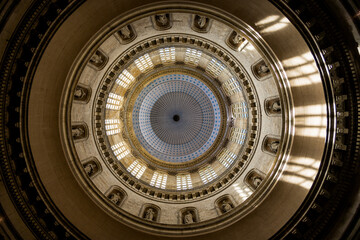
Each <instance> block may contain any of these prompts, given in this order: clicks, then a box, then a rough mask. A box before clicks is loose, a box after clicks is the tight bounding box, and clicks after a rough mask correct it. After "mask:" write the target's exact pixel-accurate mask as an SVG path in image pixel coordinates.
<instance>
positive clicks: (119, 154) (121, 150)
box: [111, 142, 130, 160]
mask: <svg viewBox="0 0 360 240" xmlns="http://www.w3.org/2000/svg"><path fill="white" fill-rule="evenodd" d="M111 149H112V150H113V152H114V154H115V156H116V158H117V159H118V160H121V159H123V158H124V157H125V156H126V155H128V154H129V153H130V151H129V150H128V149H127V148H126V147H125V145H124V143H123V142H120V143H118V144H115V145H113V146H111Z"/></svg>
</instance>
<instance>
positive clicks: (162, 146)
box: [132, 74, 221, 162]
mask: <svg viewBox="0 0 360 240" xmlns="http://www.w3.org/2000/svg"><path fill="white" fill-rule="evenodd" d="M132 115H133V117H132V119H133V127H134V130H135V134H136V136H137V138H138V139H139V141H140V143H141V145H142V146H143V147H144V148H145V149H146V150H147V151H148V152H149V153H150V154H151V155H153V156H154V157H156V158H159V159H160V160H164V161H169V162H185V161H189V160H193V159H195V158H197V157H199V156H200V155H202V154H203V153H205V152H206V151H207V150H208V148H209V147H210V146H212V144H213V143H214V141H215V139H216V137H217V135H218V133H219V128H220V123H221V113H220V107H219V104H218V102H217V99H216V97H215V96H214V94H213V93H212V91H211V90H210V89H209V88H208V87H207V86H206V85H205V84H204V83H202V82H201V81H199V80H198V79H196V78H194V77H191V76H188V75H184V74H170V75H165V76H162V77H160V78H158V79H155V80H154V81H153V82H151V83H150V84H149V85H148V86H147V87H145V88H144V89H143V90H142V91H141V93H140V95H139V97H138V98H137V99H136V102H135V106H134V110H133V112H132Z"/></svg>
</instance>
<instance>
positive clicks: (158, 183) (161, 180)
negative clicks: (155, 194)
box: [150, 172, 167, 189]
mask: <svg viewBox="0 0 360 240" xmlns="http://www.w3.org/2000/svg"><path fill="white" fill-rule="evenodd" d="M166 181H167V174H166V173H159V172H154V175H153V176H152V178H151V181H150V186H155V187H157V188H161V189H165V187H166Z"/></svg>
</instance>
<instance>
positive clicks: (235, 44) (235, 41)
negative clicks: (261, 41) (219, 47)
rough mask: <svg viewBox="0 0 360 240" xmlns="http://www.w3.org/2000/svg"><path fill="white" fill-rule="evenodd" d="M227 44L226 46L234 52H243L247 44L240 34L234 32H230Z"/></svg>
mask: <svg viewBox="0 0 360 240" xmlns="http://www.w3.org/2000/svg"><path fill="white" fill-rule="evenodd" d="M227 42H228V45H229V46H230V47H231V48H232V49H234V50H236V51H241V50H243V49H244V48H245V47H246V45H247V44H248V41H247V39H246V38H244V37H243V36H241V34H240V33H237V32H236V31H232V32H231V34H230V36H229V38H228V41H227Z"/></svg>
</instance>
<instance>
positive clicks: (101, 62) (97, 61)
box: [89, 50, 107, 70]
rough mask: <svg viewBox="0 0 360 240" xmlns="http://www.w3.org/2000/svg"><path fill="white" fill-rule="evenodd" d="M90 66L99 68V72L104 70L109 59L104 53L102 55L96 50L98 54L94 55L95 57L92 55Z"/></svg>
mask: <svg viewBox="0 0 360 240" xmlns="http://www.w3.org/2000/svg"><path fill="white" fill-rule="evenodd" d="M89 62H90V64H91V65H93V66H94V67H95V68H97V69H98V70H100V69H102V68H103V67H104V66H105V64H106V62H107V57H106V56H105V54H104V53H102V52H101V51H100V50H96V52H95V53H94V55H92V57H91V58H90V61H89Z"/></svg>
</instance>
